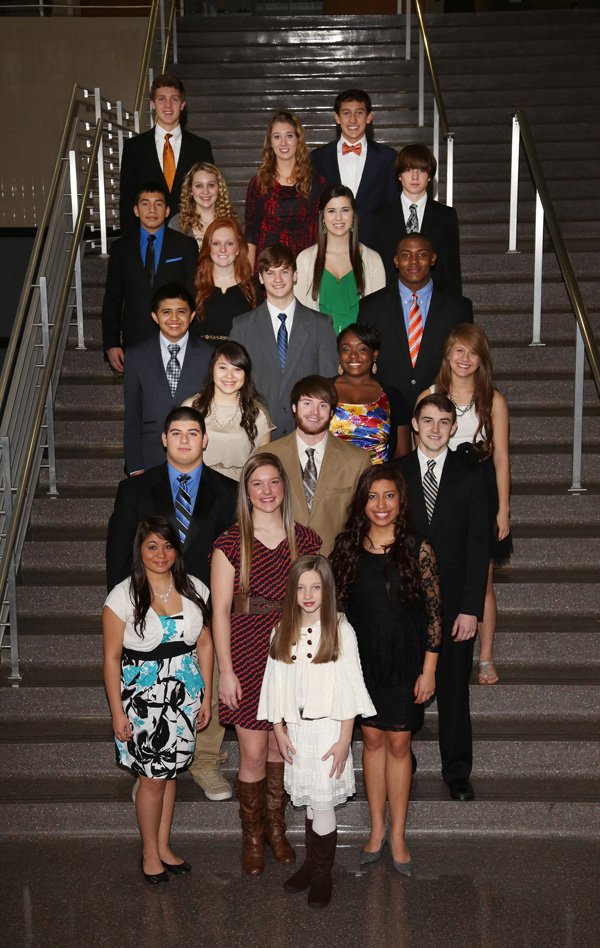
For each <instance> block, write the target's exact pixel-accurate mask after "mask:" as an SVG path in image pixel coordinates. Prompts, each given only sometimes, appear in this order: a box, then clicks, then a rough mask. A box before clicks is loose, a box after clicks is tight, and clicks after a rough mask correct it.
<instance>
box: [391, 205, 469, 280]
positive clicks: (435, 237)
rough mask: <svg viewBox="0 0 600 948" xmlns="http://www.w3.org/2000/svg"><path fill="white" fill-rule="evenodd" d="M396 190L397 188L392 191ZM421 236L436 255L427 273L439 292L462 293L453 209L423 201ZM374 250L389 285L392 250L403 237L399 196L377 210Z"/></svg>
mask: <svg viewBox="0 0 600 948" xmlns="http://www.w3.org/2000/svg"><path fill="white" fill-rule="evenodd" d="M396 191H397V189H396ZM421 233H422V234H423V237H427V239H428V240H430V241H431V243H432V244H433V249H434V250H435V252H436V253H437V262H436V264H435V267H434V268H433V270H432V271H431V276H432V277H433V282H434V283H435V285H436V286H438V287H439V288H440V290H448V291H449V292H452V293H458V294H459V295H460V294H461V293H462V277H461V273H460V244H459V237H458V217H457V215H456V211H455V210H454V208H453V207H446V205H445V204H439V203H438V201H434V200H432V199H431V198H430V197H428V198H427V201H426V203H425V210H424V212H423V224H422V226H421ZM375 235H376V236H375V243H374V244H373V247H374V249H375V250H376V251H377V253H378V254H379V255H380V257H381V259H382V260H383V265H384V267H385V275H386V277H387V281H388V283H389V284H392V283H395V282H396V280H397V279H398V271H397V270H396V267H395V266H394V257H395V256H396V248H397V247H398V244H399V242H400V241H401V240H402V238H403V237H406V222H405V220H404V210H403V208H402V203H401V200H400V195H399V194H396V198H395V200H394V201H393V202H392V203H391V204H388V206H387V207H384V208H381V210H380V211H379V213H378V214H377V217H376V220H375Z"/></svg>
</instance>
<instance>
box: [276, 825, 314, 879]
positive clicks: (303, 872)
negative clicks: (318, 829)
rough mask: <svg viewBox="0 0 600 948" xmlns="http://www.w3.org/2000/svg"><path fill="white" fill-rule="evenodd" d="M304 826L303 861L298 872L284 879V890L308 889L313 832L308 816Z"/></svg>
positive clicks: (310, 875) (310, 877) (310, 873)
mask: <svg viewBox="0 0 600 948" xmlns="http://www.w3.org/2000/svg"><path fill="white" fill-rule="evenodd" d="M304 827H305V829H304V838H305V840H306V854H305V856H304V862H303V863H302V865H301V866H300V868H299V869H298V872H295V873H294V875H293V876H290V877H289V879H286V880H285V882H284V883H283V888H284V889H285V891H286V892H294V893H296V892H303V891H304V890H305V889H308V887H309V885H310V883H311V880H312V849H313V839H314V836H315V834H314V833H313V828H312V820H309V818H308V817H306V821H305V824H304Z"/></svg>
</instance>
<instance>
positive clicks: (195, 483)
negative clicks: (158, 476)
mask: <svg viewBox="0 0 600 948" xmlns="http://www.w3.org/2000/svg"><path fill="white" fill-rule="evenodd" d="M203 467H204V465H203V464H202V462H200V464H199V465H198V467H195V468H194V470H193V471H186V472H185V473H186V474H189V475H190V479H189V481H188V482H187V492H188V494H189V495H190V503H191V505H192V510H193V509H194V507H195V506H196V497H197V496H198V487H199V486H200V478H201V476H202V469H203ZM167 471H168V474H169V484H170V485H171V496H172V497H173V507H175V498H176V497H177V491H178V490H179V487H180V484H179V481H178V480H177V478H178V477H179V475H180V474H181V473H182V471H178V470H177V468H176V467H173V465H172V464H169V462H168V461H167Z"/></svg>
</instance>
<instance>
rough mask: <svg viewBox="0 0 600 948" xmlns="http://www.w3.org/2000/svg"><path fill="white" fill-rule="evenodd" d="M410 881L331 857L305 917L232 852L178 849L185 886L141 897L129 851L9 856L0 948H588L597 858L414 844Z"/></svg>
mask: <svg viewBox="0 0 600 948" xmlns="http://www.w3.org/2000/svg"><path fill="white" fill-rule="evenodd" d="M411 849H412V854H413V859H414V862H415V865H416V875H415V878H414V879H412V880H404V879H402V878H400V877H399V876H398V875H397V874H395V873H394V872H393V870H392V867H391V864H390V862H389V856H388V857H387V858H386V859H383V860H382V861H381V863H378V864H377V865H375V866H372V867H368V869H367V870H366V871H363V870H360V869H359V867H358V863H357V848H356V845H353V846H349V845H348V846H343V847H341V848H339V849H338V860H337V863H336V869H335V890H334V899H333V901H332V903H331V905H330V906H329V908H328V909H326V910H324V911H321V912H317V911H314V910H312V909H309V908H308V906H307V905H306V901H305V896H304V895H297V896H288V895H286V894H285V893H284V891H283V890H282V888H281V883H282V880H283V879H284V878H285V876H286V874H288V872H289V870H285V869H281V868H279V867H278V866H276V865H275V864H274V863H273V862H272V861H271V860H269V862H268V865H267V868H266V871H265V873H264V875H263V876H262V877H261V878H260V879H248V878H246V877H242V875H241V872H240V870H239V868H238V865H237V856H238V846H237V844H234V843H232V842H231V841H227V842H224V843H219V842H212V843H208V844H207V843H206V842H203V841H201V840H196V839H194V840H191V841H190V840H189V839H188V840H187V841H186V842H185V843H184V844H182V846H181V847H180V852H181V854H182V855H185V857H186V858H188V859H189V860H190V862H192V863H193V867H194V868H193V872H192V873H191V874H190V875H189V876H187V877H183V878H180V879H173V880H172V881H171V882H170V884H169V886H168V888H167V889H164V890H161V891H154V890H152V889H151V888H150V887H149V886H148V885H147V884H146V883H145V882H144V881H143V880H142V877H141V874H140V871H139V868H138V859H139V846H138V844H137V843H136V842H134V841H131V840H128V841H122V842H105V843H101V842H94V841H89V842H88V841H85V840H77V841H69V842H56V843H51V842H49V843H38V842H31V843H19V844H16V843H8V844H5V845H3V847H2V856H1V862H0V889H1V893H2V895H1V903H2V909H1V919H0V931H1V933H2V939H1V942H2V944H5V945H10V946H11V948H21V946H23V948H30V946H31V948H54V946H57V948H58V946H61V948H75V946H76V948H84V946H85V948H104V946H109V948H129V946H136V948H138V946H139V948H184V946H188V945H189V946H194V948H196V946H197V948H255V946H256V948H258V946H260V948H321V946H323V948H325V946H327V948H337V946H343V948H388V946H390V948H392V946H393V948H455V946H456V948H521V946H522V948H555V946H556V948H559V946H560V948H598V946H599V945H600V920H599V912H600V869H599V867H600V844H597V845H594V844H591V843H576V842H553V843H549V842H540V841H528V842H524V841H522V840H520V841H512V842H511V841H497V840H496V841H495V840H489V841H483V840H482V841H478V842H475V841H469V842H464V843H457V842H455V841H452V840H447V841H439V842H423V841H419V840H417V841H415V842H413V843H412V844H411Z"/></svg>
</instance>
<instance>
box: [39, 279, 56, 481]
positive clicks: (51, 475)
mask: <svg viewBox="0 0 600 948" xmlns="http://www.w3.org/2000/svg"><path fill="white" fill-rule="evenodd" d="M40 313H41V316H42V353H43V357H44V363H43V364H44V366H45V365H46V362H47V360H48V349H49V348H50V319H49V315H48V286H47V283H46V277H40ZM46 434H47V448H48V494H49V495H50V497H58V490H57V488H56V443H55V439H54V393H53V387H52V380H50V382H49V383H48V394H47V395H46Z"/></svg>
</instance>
